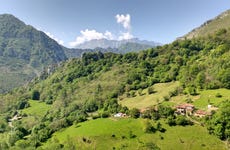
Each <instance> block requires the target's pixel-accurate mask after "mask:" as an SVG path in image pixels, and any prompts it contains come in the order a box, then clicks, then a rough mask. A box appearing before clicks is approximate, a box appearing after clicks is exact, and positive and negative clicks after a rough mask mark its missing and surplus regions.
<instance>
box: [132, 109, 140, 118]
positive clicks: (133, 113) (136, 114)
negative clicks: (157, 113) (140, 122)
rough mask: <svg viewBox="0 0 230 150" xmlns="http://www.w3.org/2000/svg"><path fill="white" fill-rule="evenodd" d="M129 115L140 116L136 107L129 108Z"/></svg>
mask: <svg viewBox="0 0 230 150" xmlns="http://www.w3.org/2000/svg"><path fill="white" fill-rule="evenodd" d="M129 113H130V116H131V117H132V118H139V117H140V111H139V110H138V109H137V108H133V109H131V110H130V112H129Z"/></svg>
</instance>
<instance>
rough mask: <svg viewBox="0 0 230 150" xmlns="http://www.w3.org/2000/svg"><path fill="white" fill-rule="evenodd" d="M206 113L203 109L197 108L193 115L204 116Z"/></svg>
mask: <svg viewBox="0 0 230 150" xmlns="http://www.w3.org/2000/svg"><path fill="white" fill-rule="evenodd" d="M206 115H207V112H205V111H203V110H197V111H196V112H195V113H194V116H196V117H200V118H202V117H205V116H206Z"/></svg>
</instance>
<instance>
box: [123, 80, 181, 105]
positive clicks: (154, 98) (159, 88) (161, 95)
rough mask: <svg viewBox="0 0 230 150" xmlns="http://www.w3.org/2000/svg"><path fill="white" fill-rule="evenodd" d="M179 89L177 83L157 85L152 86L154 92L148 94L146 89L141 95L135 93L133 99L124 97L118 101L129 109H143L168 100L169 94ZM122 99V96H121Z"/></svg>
mask: <svg viewBox="0 0 230 150" xmlns="http://www.w3.org/2000/svg"><path fill="white" fill-rule="evenodd" d="M178 87H179V82H169V83H158V84H155V85H154V86H153V90H154V92H153V93H152V94H149V93H148V89H144V90H143V91H141V93H138V91H133V92H135V95H134V97H131V98H130V97H126V96H125V95H123V96H124V97H125V98H122V100H120V104H122V105H123V106H127V107H129V108H139V109H143V108H146V107H150V106H153V105H157V104H159V103H161V102H163V101H164V100H165V99H167V98H168V99H169V98H170V96H169V95H170V93H171V92H174V91H175V90H176V89H177V88H178ZM121 97H122V96H121Z"/></svg>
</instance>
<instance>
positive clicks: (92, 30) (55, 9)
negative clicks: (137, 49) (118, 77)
mask: <svg viewBox="0 0 230 150" xmlns="http://www.w3.org/2000/svg"><path fill="white" fill-rule="evenodd" d="M228 9H230V1H229V0H0V14H5V13H7V14H12V15H14V16H16V17H17V18H19V19H20V20H22V21H23V22H25V23H26V24H29V25H32V26H34V27H35V28H37V29H38V30H41V31H44V32H45V33H46V34H47V35H49V36H50V37H51V38H53V39H55V40H56V41H57V42H58V43H60V44H62V45H64V46H66V47H76V46H77V45H79V44H81V43H83V42H85V41H89V40H92V39H102V38H106V39H111V40H123V39H130V38H139V39H141V40H149V41H155V42H160V43H162V44H166V43H170V42H172V41H174V40H175V39H176V38H178V37H181V36H183V35H185V34H186V33H188V32H189V31H191V30H192V29H194V28H196V27H198V26H200V25H201V24H203V23H204V22H205V21H207V20H210V19H212V18H214V17H215V16H217V15H219V14H220V13H222V12H224V11H226V10H228Z"/></svg>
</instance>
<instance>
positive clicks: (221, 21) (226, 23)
mask: <svg viewBox="0 0 230 150" xmlns="http://www.w3.org/2000/svg"><path fill="white" fill-rule="evenodd" d="M222 28H230V10H227V11H225V12H223V13H222V14H220V15H218V16H217V17H215V18H214V19H211V20H208V21H206V22H205V23H204V24H202V25H201V26H200V27H198V28H195V29H194V30H192V31H191V32H189V33H188V34H186V35H185V36H184V37H182V38H188V39H191V38H194V37H199V36H207V35H208V34H211V33H214V32H215V31H217V30H218V29H222Z"/></svg>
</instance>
